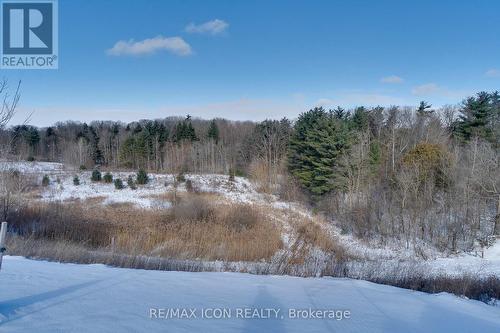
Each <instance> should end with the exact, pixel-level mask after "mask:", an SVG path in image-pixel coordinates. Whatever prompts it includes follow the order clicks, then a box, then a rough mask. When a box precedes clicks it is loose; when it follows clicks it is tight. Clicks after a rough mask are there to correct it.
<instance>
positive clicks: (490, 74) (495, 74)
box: [484, 68, 500, 77]
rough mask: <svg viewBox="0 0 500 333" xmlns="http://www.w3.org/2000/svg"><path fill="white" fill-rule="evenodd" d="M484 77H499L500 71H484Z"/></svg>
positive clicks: (494, 69) (493, 69)
mask: <svg viewBox="0 0 500 333" xmlns="http://www.w3.org/2000/svg"><path fill="white" fill-rule="evenodd" d="M484 75H485V76H487V77H500V69H496V68H492V69H489V70H487V71H486V73H484Z"/></svg>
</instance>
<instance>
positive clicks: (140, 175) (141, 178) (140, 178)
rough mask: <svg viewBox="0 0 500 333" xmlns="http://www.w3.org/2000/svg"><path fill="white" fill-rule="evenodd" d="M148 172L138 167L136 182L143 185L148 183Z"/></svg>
mask: <svg viewBox="0 0 500 333" xmlns="http://www.w3.org/2000/svg"><path fill="white" fill-rule="evenodd" d="M148 180H149V179H148V174H147V173H146V171H145V170H144V169H139V171H138V172H137V184H139V185H144V184H147V183H148Z"/></svg>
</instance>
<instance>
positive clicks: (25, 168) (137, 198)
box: [0, 161, 500, 276]
mask: <svg viewBox="0 0 500 333" xmlns="http://www.w3.org/2000/svg"><path fill="white" fill-rule="evenodd" d="M13 169H14V170H19V171H20V172H24V173H28V174H34V175H38V176H39V178H40V179H39V181H41V177H42V176H43V175H44V174H47V175H48V176H49V178H50V180H51V182H50V185H49V186H47V187H44V188H41V193H40V199H41V200H44V201H74V200H86V199H91V198H99V199H101V200H102V204H104V205H106V204H113V203H129V204H132V205H134V206H136V207H140V208H146V209H151V208H165V207H168V206H169V205H170V202H169V201H168V199H167V198H168V196H166V194H168V193H171V192H173V191H174V187H173V185H174V177H175V176H174V175H171V174H170V175H168V174H154V173H151V174H149V177H150V181H149V183H148V184H147V185H143V186H139V187H138V188H137V189H136V190H132V189H130V188H128V187H125V189H123V190H117V189H115V187H114V185H113V184H106V183H103V182H99V183H95V182H92V181H91V180H90V177H91V172H90V171H79V170H74V169H71V168H69V167H65V166H64V165H63V164H60V163H47V162H1V161H0V170H13ZM103 173H104V172H103ZM75 175H78V177H79V179H80V183H81V184H80V185H79V186H75V185H74V184H73V177H74V176H75ZM112 175H113V177H114V178H121V179H122V180H123V181H124V182H125V184H126V179H127V178H128V176H130V175H132V176H135V173H133V172H112ZM185 177H186V179H189V180H191V182H192V184H193V188H194V189H195V190H197V191H200V192H210V193H217V194H219V195H221V198H224V199H225V200H227V201H232V202H243V203H251V204H258V205H267V206H268V207H270V208H272V209H274V210H275V212H274V214H273V215H272V216H269V218H270V220H271V219H272V221H273V222H275V223H276V224H277V225H280V224H281V232H282V239H283V241H284V244H285V246H291V245H292V244H293V242H294V240H295V239H296V238H295V235H294V228H293V227H292V226H291V225H290V223H291V220H292V217H291V216H292V215H294V214H295V215H298V216H300V217H302V218H304V219H308V220H310V222H311V223H318V224H319V225H321V227H322V228H324V230H325V232H327V233H329V234H330V235H331V237H332V238H334V239H335V242H336V243H338V244H340V245H341V246H342V247H343V248H344V249H345V250H346V252H347V253H348V254H349V255H350V256H352V257H355V258H359V259H360V260H364V261H370V262H371V263H370V265H371V264H373V266H374V267H379V268H381V267H386V266H391V267H394V265H400V262H404V263H405V264H407V265H409V266H411V265H414V264H415V262H416V263H417V264H418V266H419V267H421V268H422V269H423V270H424V271H425V273H426V274H429V275H462V274H468V275H472V276H490V275H497V276H500V241H499V240H497V241H496V242H495V243H494V245H493V246H492V247H490V248H487V249H485V250H484V256H483V257H481V256H479V255H475V253H461V254H458V255H453V256H449V257H444V255H443V254H441V253H439V252H438V251H437V250H435V249H433V248H431V247H429V246H426V245H425V244H422V247H421V249H420V251H424V252H425V253H426V254H427V257H428V258H429V260H425V261H424V260H422V259H419V258H417V257H416V255H415V250H414V249H405V248H404V246H403V245H401V244H393V245H392V246H383V247H382V246H379V245H377V244H367V243H365V242H362V241H360V240H359V239H357V238H355V237H353V236H352V235H345V234H342V233H341V232H340V230H339V228H338V227H336V226H335V225H334V224H332V223H329V222H328V221H322V219H320V218H317V217H314V216H313V214H312V213H311V211H310V210H308V209H307V208H305V207H302V206H301V205H299V204H297V203H292V202H283V201H280V200H279V199H278V198H277V197H275V196H273V195H266V194H263V193H259V192H258V191H257V186H255V184H253V183H252V182H250V181H249V180H248V179H245V178H242V177H236V179H235V181H233V182H232V181H229V177H228V176H227V175H217V174H204V175H197V174H188V175H186V176H185ZM178 191H186V187H185V183H181V184H180V185H179V187H178ZM316 252H318V253H319V252H320V251H316ZM319 255H320V256H321V253H319ZM380 273H381V274H383V273H384V272H380Z"/></svg>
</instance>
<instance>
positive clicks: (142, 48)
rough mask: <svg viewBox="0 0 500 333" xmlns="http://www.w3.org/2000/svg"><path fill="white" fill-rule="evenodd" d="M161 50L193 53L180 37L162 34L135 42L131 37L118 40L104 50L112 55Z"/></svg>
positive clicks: (138, 53)
mask: <svg viewBox="0 0 500 333" xmlns="http://www.w3.org/2000/svg"><path fill="white" fill-rule="evenodd" d="M162 50H164V51H167V52H170V53H172V54H175V55H179V56H187V55H190V54H191V53H193V52H192V50H191V46H190V45H189V44H188V43H186V42H185V41H184V39H182V38H181V37H163V36H157V37H154V38H148V39H144V40H141V41H137V42H136V41H134V40H133V39H130V40H128V41H124V40H120V41H118V42H116V44H115V45H114V46H113V47H112V48H110V49H108V50H106V53H107V54H108V55H112V56H121V55H133V56H139V55H146V54H153V53H156V52H157V51H162Z"/></svg>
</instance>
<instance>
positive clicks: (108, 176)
mask: <svg viewBox="0 0 500 333" xmlns="http://www.w3.org/2000/svg"><path fill="white" fill-rule="evenodd" d="M102 179H103V180H104V182H105V183H109V184H111V183H112V182H113V175H112V174H111V173H109V172H106V174H105V175H104V177H103V178H102Z"/></svg>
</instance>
